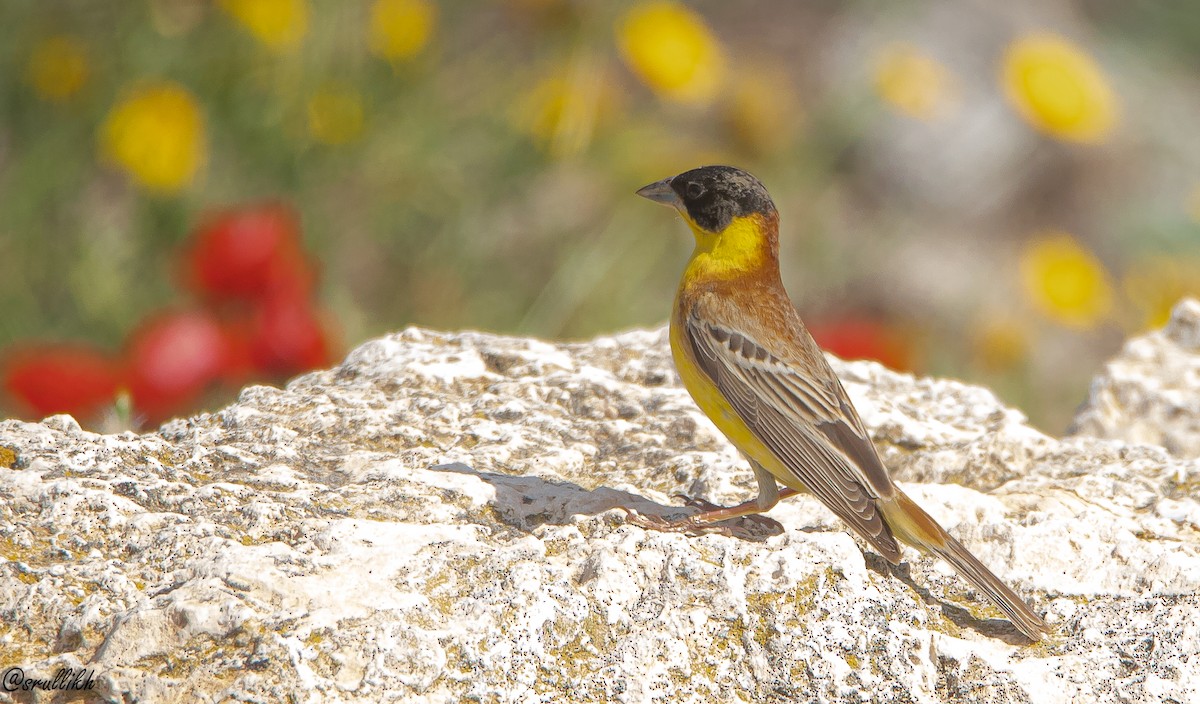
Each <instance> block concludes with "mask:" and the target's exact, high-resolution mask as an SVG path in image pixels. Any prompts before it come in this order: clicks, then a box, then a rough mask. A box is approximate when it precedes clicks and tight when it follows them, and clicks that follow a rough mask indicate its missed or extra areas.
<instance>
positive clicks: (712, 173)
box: [637, 166, 775, 236]
mask: <svg viewBox="0 0 1200 704" xmlns="http://www.w3.org/2000/svg"><path fill="white" fill-rule="evenodd" d="M637 194H638V195H639V196H642V197H643V198H649V199H650V200H652V201H655V202H658V203H663V204H664V205H669V206H671V207H673V208H675V209H676V210H678V211H679V214H680V215H682V216H683V217H684V219H685V220H687V223H688V225H690V226H691V228H692V230H693V231H696V235H697V236H700V235H701V234H702V233H707V234H709V235H720V234H721V233H722V232H724V231H725V230H726V228H728V227H729V225H730V223H732V222H733V221H734V219H735V218H741V217H747V216H750V215H764V216H769V217H773V216H774V215H775V204H774V203H772V202H771V196H770V195H769V194H768V193H767V189H766V187H765V186H763V185H762V182H760V181H759V180H758V179H756V178H754V177H753V176H751V175H750V174H748V173H746V172H745V171H742V170H741V169H735V168H734V167H732V166H701V167H700V168H698V169H692V170H691V171H685V172H683V173H681V174H679V175H678V176H672V177H671V178H665V179H663V180H661V181H655V182H654V183H652V184H650V185H648V186H643V187H642V188H640V189H638V192H637Z"/></svg>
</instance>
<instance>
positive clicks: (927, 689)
mask: <svg viewBox="0 0 1200 704" xmlns="http://www.w3.org/2000/svg"><path fill="white" fill-rule="evenodd" d="M834 362H835V364H836V368H837V369H838V371H839V373H840V374H842V377H843V379H844V381H845V383H846V387H847V390H848V391H849V393H850V394H851V396H852V397H853V398H854V400H855V403H856V404H857V406H858V408H859V410H860V411H861V413H862V415H863V418H864V420H865V421H866V423H867V425H868V426H869V427H870V429H871V430H872V432H873V433H874V434H875V436H876V438H877V441H878V443H879V446H880V448H881V450H882V451H883V453H884V457H885V459H886V460H887V461H888V462H889V464H890V465H891V466H893V467H894V469H895V473H896V475H897V477H898V478H899V479H900V480H902V481H905V482H906V484H905V486H906V489H907V490H908V491H909V493H910V494H911V495H912V496H913V498H914V499H916V500H917V501H918V502H920V503H921V504H922V505H923V506H925V508H926V509H927V510H929V512H930V513H932V514H933V515H934V516H935V517H936V518H937V519H938V520H939V521H941V522H942V523H943V524H944V525H946V527H947V528H949V529H950V530H951V531H952V532H954V533H955V534H956V535H957V536H958V537H959V538H960V539H961V540H962V541H963V542H964V543H965V544H966V545H967V546H968V547H969V548H970V549H971V550H972V551H974V552H975V553H976V554H977V555H979V557H980V558H981V559H983V560H984V562H986V563H987V564H989V565H990V566H992V568H993V569H994V570H995V571H996V572H997V573H998V574H999V575H1001V576H1002V577H1003V578H1004V579H1006V580H1007V581H1008V582H1009V584H1011V585H1012V586H1013V587H1014V588H1015V589H1016V590H1017V591H1018V592H1020V593H1021V594H1023V595H1025V596H1026V597H1027V598H1028V600H1029V601H1030V603H1031V604H1033V605H1034V607H1035V608H1036V609H1037V610H1038V611H1039V612H1042V613H1044V614H1046V617H1047V620H1048V621H1049V622H1051V623H1052V624H1053V626H1054V628H1055V633H1054V635H1052V636H1051V637H1049V638H1048V639H1046V640H1045V641H1043V642H1042V643H1041V644H1038V645H1035V646H1028V645H1024V641H1023V640H1022V639H1021V638H1020V637H1019V636H1018V635H1016V633H1015V631H1014V630H1013V629H1012V628H1011V627H1010V626H1009V624H1008V623H1007V622H1005V621H1003V620H1002V619H1001V618H1000V617H999V612H998V611H997V610H996V609H994V608H992V607H990V606H989V605H987V604H986V603H985V602H983V601H981V599H980V596H979V595H977V594H974V593H972V592H971V591H970V589H969V588H968V587H967V586H966V585H965V584H964V583H963V582H962V581H960V580H959V579H958V578H957V577H955V576H954V575H953V574H952V573H951V572H950V570H949V568H948V567H946V566H945V565H943V564H941V563H938V562H935V561H933V560H931V559H929V558H927V557H924V556H921V555H917V554H916V553H915V552H912V551H909V552H908V553H907V562H906V563H904V564H903V565H902V566H901V567H900V568H898V569H895V570H892V569H889V568H888V566H887V565H886V563H885V562H884V561H883V560H882V558H880V557H878V556H877V555H875V554H873V553H870V552H867V553H864V552H863V550H862V548H861V546H860V545H859V544H856V542H855V539H854V538H852V537H851V536H850V535H849V534H847V533H846V532H845V531H844V530H843V529H842V527H841V526H840V524H839V523H838V522H837V520H836V519H835V518H834V517H833V516H832V515H831V514H830V513H829V512H828V511H826V510H825V509H824V507H822V506H821V505H820V504H819V503H818V502H817V501H816V500H815V499H813V498H811V497H805V496H802V497H796V498H794V499H791V500H789V501H786V502H784V503H783V504H781V505H780V506H778V507H777V508H776V509H775V510H773V511H772V512H771V515H772V517H774V518H776V519H778V520H779V521H780V522H781V523H782V524H783V526H784V527H785V530H784V532H783V533H782V534H780V535H777V536H773V537H766V538H763V539H762V540H760V541H748V540H741V539H737V538H731V537H726V536H722V535H706V536H703V537H688V536H683V535H677V534H663V533H655V532H647V531H645V530H643V529H641V528H638V527H635V526H632V525H628V524H626V523H625V522H624V520H623V514H622V513H621V512H620V511H616V510H613V509H614V507H616V506H621V505H625V506H632V507H634V508H636V509H638V510H639V511H641V512H642V513H649V514H672V513H675V512H677V511H678V510H679V509H678V508H676V507H672V506H671V504H672V502H673V500H672V499H671V498H670V497H671V496H672V495H674V494H677V493H680V492H684V493H688V494H691V495H696V496H702V497H704V498H707V499H711V500H713V501H715V502H719V503H726V504H729V503H733V502H736V501H740V500H743V499H745V498H747V497H749V496H751V495H753V493H754V483H753V478H752V475H751V473H750V472H749V470H748V469H747V468H746V467H745V466H743V465H742V463H741V462H740V461H739V458H738V456H737V455H736V453H735V452H734V451H733V450H732V449H731V448H730V447H729V446H728V445H727V444H726V442H725V441H724V440H723V438H721V437H720V435H719V434H718V433H717V431H716V430H715V429H714V428H713V427H712V425H711V424H710V423H709V422H708V420H707V419H705V418H704V417H703V416H701V415H700V414H699V412H698V411H697V410H696V408H695V407H694V406H693V405H692V403H691V401H690V399H689V398H688V397H687V395H686V393H685V392H684V391H683V390H682V389H681V388H680V387H679V386H678V383H677V380H676V378H675V375H674V372H673V370H672V367H671V362H670V359H669V354H668V351H667V349H666V336H665V332H664V331H661V330H659V331H652V332H631V333H626V334H622V335H618V336H615V337H606V338H599V339H596V340H594V341H591V342H587V343H580V344H547V343H544V342H538V341H533V340H526V339H516V338H505V337H497V336H491V335H484V334H477V333H461V334H442V333H435V332H430V331H425V330H416V329H412V330H408V331H406V332H404V333H401V334H398V335H393V336H389V337H386V338H383V339H379V340H375V341H372V342H369V343H367V344H364V345H363V346H361V347H359V348H358V349H357V350H355V351H354V352H353V353H352V354H351V355H350V356H349V357H348V359H347V360H346V361H345V362H344V363H343V364H342V365H341V366H339V367H337V368H334V369H331V370H329V371H325V372H320V373H314V374H309V375H307V376H304V377H300V378H298V379H296V380H294V381H293V382H292V383H290V384H289V385H288V386H287V388H286V389H274V388H266V387H252V388H248V389H246V390H244V391H243V392H242V394H241V396H240V398H239V399H238V401H237V402H236V403H235V404H233V405H231V406H229V407H228V408H225V409H224V410H221V411H219V412H217V413H213V414H211V415H202V416H198V417H195V418H191V419H187V420H178V421H173V422H171V423H169V424H167V425H165V426H164V427H163V428H162V429H161V430H160V432H159V433H156V434H149V435H142V436H138V435H134V434H131V433H126V434H122V435H96V434H93V433H89V432H85V431H83V430H81V429H80V428H79V427H78V425H77V424H75V423H74V421H72V420H71V419H69V418H65V417H58V418H52V419H49V420H47V421H46V422H44V423H40V424H39V423H22V422H16V421H6V422H3V423H0V669H6V668H8V667H10V666H20V667H21V668H23V672H24V673H25V675H24V676H25V677H44V678H49V677H51V676H52V675H53V674H54V672H55V671H56V670H58V669H59V668H63V667H70V668H75V669H76V670H78V669H79V668H90V669H91V670H93V671H94V679H95V690H94V692H96V693H99V694H100V695H102V696H103V697H104V698H106V699H108V700H110V701H135V700H136V701H139V702H177V701H178V702H192V701H223V700H228V699H238V700H259V701H288V700H294V701H314V702H315V701H347V702H357V701H372V702H374V701H379V700H390V701H405V702H429V703H432V702H460V701H491V702H534V701H545V702H557V701H574V702H600V701H624V702H645V701H671V702H709V701H855V702H857V701H863V702H866V701H914V702H940V701H951V700H954V701H959V700H961V701H977V702H1027V701H1033V702H1067V701H1099V702H1106V701H1122V702H1160V701H1164V700H1168V699H1172V698H1173V699H1174V700H1175V701H1180V702H1182V701H1196V700H1197V697H1200V657H1198V656H1197V654H1196V643H1197V642H1200V625H1198V624H1200V597H1198V596H1197V588H1198V587H1200V538H1198V535H1200V533H1198V530H1200V505H1198V504H1197V501H1196V500H1195V498H1193V497H1195V496H1196V493H1197V488H1198V487H1200V464H1198V462H1197V460H1193V459H1184V458H1179V457H1174V456H1172V455H1170V454H1168V453H1167V452H1166V451H1164V450H1163V449H1162V448H1158V447H1151V446H1140V445H1129V444H1125V443H1122V442H1119V441H1110V440H1102V439H1097V438H1089V437H1074V438H1069V439H1066V440H1061V441H1060V440H1055V439H1053V438H1050V437H1047V436H1045V435H1042V434H1041V433H1039V432H1037V431H1036V430H1034V429H1032V428H1031V427H1030V426H1029V425H1027V424H1026V422H1025V419H1024V417H1023V416H1021V414H1019V413H1018V412H1016V411H1014V410H1012V409H1009V408H1006V407H1004V406H1003V405H1002V404H1001V403H1000V402H999V401H998V400H997V399H996V397H995V396H994V395H992V394H991V393H990V392H989V391H987V390H985V389H981V388H978V387H972V386H968V385H965V384H961V383H958V382H955V381H946V380H935V379H919V378H913V377H912V376H909V375H904V374H896V373H893V372H890V371H887V370H885V369H883V368H882V367H880V366H879V365H876V364H873V363H867V362H857V363H843V362H838V361H837V360H834ZM893 573H894V574H893ZM55 694H56V693H54V692H33V693H30V692H16V693H13V694H4V693H0V699H4V698H5V697H8V698H9V699H10V700H11V699H14V698H15V699H17V700H19V701H26V700H29V699H36V700H37V701H49V700H50V699H51V698H52V697H53V696H54V695H55Z"/></svg>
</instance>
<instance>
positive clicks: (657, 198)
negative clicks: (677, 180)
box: [637, 178, 683, 210]
mask: <svg viewBox="0 0 1200 704" xmlns="http://www.w3.org/2000/svg"><path fill="white" fill-rule="evenodd" d="M637 194H638V195H639V196H641V197H643V198H649V199H650V200H652V201H654V202H655V203H662V204H663V205H669V206H671V207H672V208H675V209H676V210H678V209H680V208H682V207H683V201H682V200H680V198H679V194H678V193H676V192H675V189H674V188H671V179H669V178H664V179H663V180H661V181H655V182H654V183H652V184H650V185H649V186H642V187H641V188H639V189H638V190H637Z"/></svg>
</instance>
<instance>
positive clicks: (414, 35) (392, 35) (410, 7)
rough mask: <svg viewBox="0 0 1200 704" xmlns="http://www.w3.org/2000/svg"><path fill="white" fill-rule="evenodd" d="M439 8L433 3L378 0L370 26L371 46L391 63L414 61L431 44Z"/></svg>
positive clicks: (368, 32) (372, 13) (425, 1)
mask: <svg viewBox="0 0 1200 704" xmlns="http://www.w3.org/2000/svg"><path fill="white" fill-rule="evenodd" d="M436 22H437V7H436V6H434V5H433V4H432V3H431V2H429V0H376V2H375V4H374V5H372V6H371V21H370V24H368V25H367V45H368V46H369V47H370V48H371V52H372V53H374V54H375V55H376V56H379V57H381V58H384V59H387V60H388V61H393V62H394V61H403V60H404V59H410V58H412V57H414V56H416V55H417V54H419V53H421V50H422V49H424V48H425V45H426V44H428V43H429V37H430V35H432V34H433V28H434V24H435V23H436Z"/></svg>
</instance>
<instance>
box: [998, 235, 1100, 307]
mask: <svg viewBox="0 0 1200 704" xmlns="http://www.w3.org/2000/svg"><path fill="white" fill-rule="evenodd" d="M1021 276H1022V279H1023V281H1024V288H1025V295H1026V297H1027V298H1028V299H1029V302H1030V303H1032V304H1033V307H1034V308H1036V309H1037V310H1038V311H1039V312H1041V313H1042V314H1043V315H1045V316H1046V317H1048V318H1050V319H1051V320H1054V321H1055V322H1058V323H1060V324H1062V325H1066V326H1068V327H1073V328H1080V329H1086V328H1091V327H1094V326H1095V325H1096V324H1097V323H1099V322H1101V321H1102V320H1103V319H1104V317H1105V316H1106V315H1108V313H1109V311H1110V310H1111V309H1112V303H1113V291H1112V284H1111V283H1110V282H1109V278H1108V273H1107V272H1106V271H1105V269H1104V265H1102V264H1101V263H1100V261H1099V260H1098V259H1096V257H1095V255H1093V254H1092V253H1091V252H1089V251H1087V250H1086V249H1084V248H1083V247H1081V246H1080V245H1079V243H1078V242H1076V241H1075V239H1074V238H1073V237H1071V236H1070V235H1068V234H1067V233H1065V232H1047V233H1043V234H1042V235H1041V236H1039V237H1037V238H1036V239H1034V240H1033V241H1031V242H1029V243H1028V244H1027V245H1026V246H1025V248H1024V249H1023V250H1022V252H1021Z"/></svg>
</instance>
